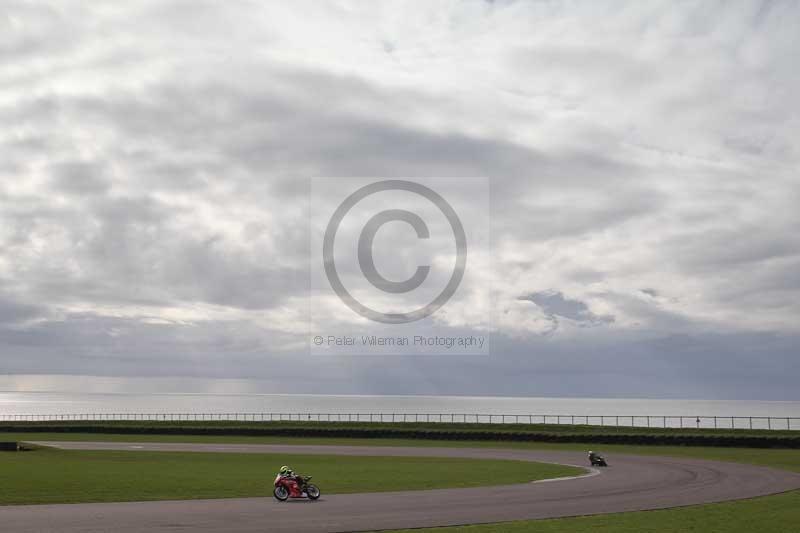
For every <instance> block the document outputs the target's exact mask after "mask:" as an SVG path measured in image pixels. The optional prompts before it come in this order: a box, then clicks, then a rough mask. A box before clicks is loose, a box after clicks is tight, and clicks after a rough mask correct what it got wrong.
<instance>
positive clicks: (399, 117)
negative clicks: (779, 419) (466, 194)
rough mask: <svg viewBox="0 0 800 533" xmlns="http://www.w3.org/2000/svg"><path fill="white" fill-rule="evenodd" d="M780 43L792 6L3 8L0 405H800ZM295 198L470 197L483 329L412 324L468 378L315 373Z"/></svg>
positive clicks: (799, 10) (439, 365)
mask: <svg viewBox="0 0 800 533" xmlns="http://www.w3.org/2000/svg"><path fill="white" fill-rule="evenodd" d="M798 25H800V5H799V4H797V3H795V2H791V1H786V2H780V1H776V2H712V1H698V2H675V1H673V0H668V1H664V2H629V3H623V2H616V1H614V2H608V3H604V2H588V1H587V2H523V1H520V2H504V1H495V2H484V1H474V2H471V1H464V2H456V1H447V2H440V1H430V2H428V1H425V2H397V3H395V2H361V3H356V2H352V3H351V2H321V1H313V2H311V1H309V2H297V1H295V2H269V3H263V2H202V1H197V0H192V1H186V2H179V1H170V2H163V1H154V2H112V3H106V4H103V3H100V2H95V3H91V2H53V3H52V5H48V4H47V3H43V2H37V3H28V2H17V1H14V0H10V1H4V2H2V4H0V126H1V127H0V373H2V374H6V375H7V377H5V378H3V384H4V387H6V388H14V387H16V388H22V389H25V388H26V387H34V388H35V387H48V386H52V387H57V386H58V385H57V384H58V380H57V379H55V378H48V377H47V376H58V375H81V376H104V377H118V378H125V377H137V376H138V377H160V378H167V379H163V380H161V379H160V380H157V381H158V383H160V384H161V385H160V386H163V387H166V388H168V389H170V388H171V389H175V390H177V389H180V384H181V383H182V381H181V380H182V379H183V378H204V379H213V378H230V379H252V380H256V381H257V382H258V383H259V386H258V387H259V390H262V391H263V392H316V393H342V394H346V393H362V394H371V393H385V394H495V395H518V396H545V395H556V396H619V397H625V396H629V397H689V398H723V399H750V398H758V399H794V400H800V387H798V380H800V362H799V361H800V355H799V354H798V351H799V350H798V346H800V331H799V329H800V328H799V327H798V324H799V323H800V322H799V320H798V319H800V302H798V297H799V296H800V232H799V231H798V228H799V227H800V209H798V205H800V175H799V174H798V163H800V144H799V143H800V141H798V139H800V115H799V114H798V111H800V104H799V103H798V102H799V100H798V96H797V95H798V94H800V70H799V69H798V68H797V65H799V64H800V38H799V36H800V32H798V29H797V28H798ZM315 176H363V177H407V178H413V177H420V178H422V177H429V176H438V177H463V176H483V177H486V178H487V179H488V180H489V182H490V184H491V196H490V200H488V199H487V198H486V197H484V196H483V195H474V196H475V198H474V200H475V202H476V206H477V205H478V204H480V203H481V202H489V207H490V224H489V225H490V227H491V243H490V244H488V243H482V244H481V245H480V246H478V247H476V248H474V249H471V255H470V258H471V259H472V260H473V262H472V263H471V264H470V266H468V269H471V270H468V271H469V272H471V273H472V275H473V276H478V277H479V279H480V280H482V281H483V282H485V286H486V287H491V290H492V291H493V292H492V293H493V299H494V301H495V304H494V306H493V308H492V310H491V311H490V314H491V316H490V317H488V318H487V317H484V318H487V320H479V321H478V322H480V324H477V325H476V324H473V323H472V322H470V320H468V319H467V318H469V317H468V315H469V306H468V305H467V303H465V302H468V301H469V300H468V299H466V300H464V299H462V300H457V299H456V301H454V302H451V306H450V307H449V308H448V312H447V313H444V314H440V315H438V317H437V318H436V321H437V322H436V323H437V326H438V327H439V328H441V329H440V331H451V332H452V334H453V335H464V334H472V333H476V332H482V333H490V334H491V344H492V346H491V353H490V354H489V355H483V356H474V357H473V356H464V357H452V356H450V357H397V356H395V357H348V356H335V357H320V356H309V355H308V341H309V339H308V329H309V320H310V319H309V271H310V268H311V267H310V261H311V260H313V253H311V251H310V249H309V248H310V240H309V213H308V205H309V179H310V178H312V177H315ZM313 229H314V228H311V231H313ZM312 240H313V239H312ZM479 258H484V259H486V258H490V259H491V261H483V262H481V261H479V260H478V259H479ZM330 302H335V300H325V305H327V304H329V303H330ZM336 304H337V305H339V306H340V309H339V311H338V313H339V317H340V318H342V317H343V319H344V320H347V317H349V316H350V315H348V314H347V313H351V312H350V311H349V310H348V309H347V308H346V307H344V306H343V305H342V304H341V302H336ZM312 305H313V304H312ZM320 305H322V304H320ZM331 305H333V304H331ZM465 317H467V318H465ZM313 327H322V326H320V324H315V325H314V326H313ZM35 375H39V376H44V377H39V378H34V377H32V376H35ZM48 380H49V381H48ZM171 380H174V381H171ZM34 383H35V385H32V384H34ZM170 383H173V385H170ZM209 383H213V382H209ZM298 387H300V389H301V390H298Z"/></svg>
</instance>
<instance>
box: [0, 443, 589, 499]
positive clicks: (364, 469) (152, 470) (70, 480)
mask: <svg viewBox="0 0 800 533" xmlns="http://www.w3.org/2000/svg"><path fill="white" fill-rule="evenodd" d="M283 464H289V465H291V466H292V467H293V468H294V469H295V470H297V471H299V472H302V473H306V474H311V475H313V476H314V480H315V482H316V483H318V484H319V486H320V488H321V489H322V490H323V492H325V493H327V494H333V493H352V492H378V491H391V490H416V489H418V490H424V489H434V488H445V487H475V486H483V485H497V484H499V483H502V484H508V483H524V482H528V481H532V480H537V479H546V478H553V477H561V476H570V475H580V474H581V473H583V472H584V470H583V469H580V468H573V467H568V466H560V465H551V464H539V463H529V462H522V461H498V460H476V459H450V458H439V457H432V458H426V457H346V456H319V455H278V454H246V453H244V454H237V453H219V454H217V453H195V452H192V453H182V452H138V451H73V450H56V449H47V448H45V449H38V450H36V451H30V452H8V453H2V454H0V504H5V505H10V504H32V503H75V502H112V501H144V500H165V499H195V498H229V497H245V496H270V495H271V494H272V480H273V479H274V476H275V472H276V471H277V469H278V468H279V467H280V466H281V465H283Z"/></svg>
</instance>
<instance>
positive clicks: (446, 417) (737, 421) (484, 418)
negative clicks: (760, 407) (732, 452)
mask: <svg viewBox="0 0 800 533" xmlns="http://www.w3.org/2000/svg"><path fill="white" fill-rule="evenodd" d="M109 420H128V421H137V420H140V421H142V420H143V421H170V422H179V421H206V420H207V421H238V422H275V421H314V422H384V423H402V422H406V423H407V422H435V423H442V424H455V423H467V424H470V423H481V424H569V425H593V426H613V427H653V428H705V429H771V430H800V417H785V416H781V417H775V416H710V415H703V416H680V415H531V414H481V413H78V414H0V422H58V421H109Z"/></svg>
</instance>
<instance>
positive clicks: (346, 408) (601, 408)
mask: <svg viewBox="0 0 800 533" xmlns="http://www.w3.org/2000/svg"><path fill="white" fill-rule="evenodd" d="M84 413H104V414H110V413H191V414H199V413H294V414H298V413H304V414H307V413H341V414H355V413H365V414H368V413H400V414H402V413H407V414H416V413H421V414H433V415H438V414H439V413H445V414H460V415H464V414H466V415H475V414H483V415H489V414H492V415H502V414H505V415H522V416H525V417H527V416H528V415H562V416H572V415H576V416H599V415H604V416H606V417H615V416H622V417H625V416H628V417H630V416H647V415H650V416H664V415H666V416H685V417H695V416H701V417H706V416H718V417H731V416H736V417H800V402H772V401H706V400H646V399H591V398H506V397H503V398H499V397H464V396H458V397H456V396H321V395H278V394H205V393H202V394H201V393H198V394H164V393H151V394H127V393H114V394H108V393H92V394H81V393H73V392H70V393H58V392H0V417H3V418H6V417H7V416H9V415H66V414H84ZM526 421H527V419H526ZM607 423H611V422H610V421H607ZM798 424H800V421H798ZM704 425H705V423H704ZM784 426H785V423H784Z"/></svg>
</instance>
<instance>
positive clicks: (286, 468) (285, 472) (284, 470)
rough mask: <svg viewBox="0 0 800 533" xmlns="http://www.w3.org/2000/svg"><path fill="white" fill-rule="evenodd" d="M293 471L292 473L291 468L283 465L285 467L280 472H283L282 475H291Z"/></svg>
mask: <svg viewBox="0 0 800 533" xmlns="http://www.w3.org/2000/svg"><path fill="white" fill-rule="evenodd" d="M291 471H292V469H291V468H289V467H288V466H286V465H283V466H282V467H281V470H280V472H281V474H282V475H286V474H289V473H291Z"/></svg>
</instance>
